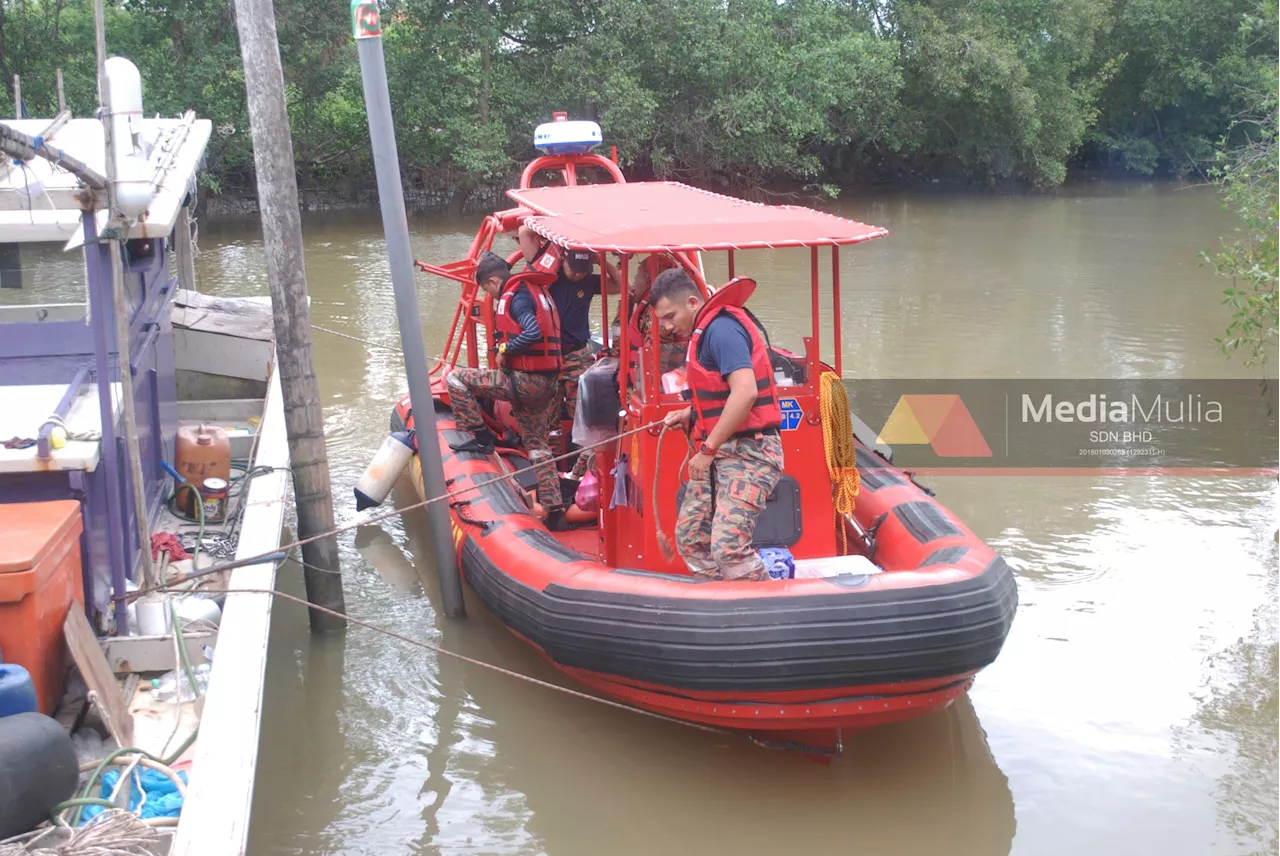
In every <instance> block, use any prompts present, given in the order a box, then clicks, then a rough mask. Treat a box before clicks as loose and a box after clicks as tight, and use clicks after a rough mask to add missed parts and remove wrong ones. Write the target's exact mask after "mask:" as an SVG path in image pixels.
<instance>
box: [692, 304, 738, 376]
mask: <svg viewBox="0 0 1280 856" xmlns="http://www.w3.org/2000/svg"><path fill="white" fill-rule="evenodd" d="M698 362H699V363H701V364H702V365H703V366H704V367H705V368H707V369H708V370H710V371H714V372H719V373H720V376H721V377H722V378H726V379H727V378H728V377H729V375H730V374H732V373H733V372H736V371H737V370H738V369H749V368H751V336H750V334H749V333H747V328H746V327H743V326H742V324H741V323H740V322H739V321H738V319H737V318H734V317H733V316H732V315H728V314H725V313H721V314H720V315H717V316H716V317H715V318H713V319H712V320H711V323H710V324H708V325H707V329H706V330H704V331H703V332H702V339H701V340H700V341H699V342H698Z"/></svg>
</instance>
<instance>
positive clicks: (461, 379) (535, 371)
mask: <svg viewBox="0 0 1280 856" xmlns="http://www.w3.org/2000/svg"><path fill="white" fill-rule="evenodd" d="M554 279H555V275H554V274H547V273H538V272H535V271H527V272H523V273H520V274H516V275H515V276H512V274H511V268H510V267H508V265H507V263H506V262H505V261H503V260H502V259H501V258H500V257H498V256H497V255H494V254H493V253H486V254H485V255H484V256H482V257H481V259H480V263H479V264H478V265H477V266H476V284H477V285H479V286H480V287H481V288H482V289H484V290H485V291H486V292H487V293H488V294H489V295H490V296H492V297H493V298H494V300H496V301H497V302H496V305H495V307H494V317H493V330H492V331H491V336H490V339H491V342H492V345H493V348H492V350H491V351H490V354H489V365H490V366H491V368H488V369H479V368H468V367H458V368H455V369H454V370H453V371H451V372H450V373H449V377H448V379H447V380H446V382H445V383H446V385H447V386H448V388H449V401H450V404H451V406H452V408H453V416H454V419H455V420H456V421H457V424H458V430H460V431H470V432H472V434H473V435H474V436H473V437H471V438H469V439H467V440H464V441H458V442H455V443H450V444H449V447H450V448H451V449H453V450H454V451H455V452H478V453H480V454H483V455H492V454H493V451H494V447H493V435H492V434H491V433H490V432H489V430H488V429H487V428H485V426H484V418H483V416H482V415H481V411H480V402H479V401H478V399H481V398H485V399H490V400H500V401H510V402H511V403H512V408H511V413H512V416H513V417H514V418H515V421H516V429H517V431H518V432H519V433H520V439H521V440H522V441H523V442H524V447H525V450H526V451H527V452H528V453H529V462H530V463H531V464H533V469H534V473H535V474H536V475H537V477H538V503H539V504H540V505H541V506H542V507H543V508H544V509H545V510H546V511H547V519H546V524H547V528H549V529H553V530H563V529H566V528H568V524H567V523H566V522H565V520H564V500H563V498H562V495H561V491H560V475H559V473H558V472H557V471H556V468H555V467H554V466H553V465H552V464H550V463H547V462H548V461H549V460H550V459H551V457H552V455H551V446H550V444H549V442H548V435H549V434H550V426H549V425H548V424H547V417H548V415H549V412H550V411H549V407H548V405H549V404H550V402H551V399H552V398H553V397H554V396H555V393H556V380H557V378H558V377H559V376H560V318H559V316H558V315H557V314H556V307H555V303H554V302H552V300H551V297H550V295H548V294H547V285H548V284H549V283H550V282H551V281H552V280H554Z"/></svg>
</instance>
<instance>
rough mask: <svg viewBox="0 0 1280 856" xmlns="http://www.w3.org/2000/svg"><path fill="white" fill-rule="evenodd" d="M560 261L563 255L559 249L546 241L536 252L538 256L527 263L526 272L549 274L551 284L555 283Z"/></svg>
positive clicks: (558, 273) (562, 259)
mask: <svg viewBox="0 0 1280 856" xmlns="http://www.w3.org/2000/svg"><path fill="white" fill-rule="evenodd" d="M562 261H564V254H563V253H562V252H561V250H560V248H559V247H558V246H556V245H555V244H553V243H551V242H550V241H548V242H547V243H545V244H543V245H542V247H541V248H540V249H539V250H538V254H537V255H536V256H534V257H533V261H531V262H529V265H528V271H529V272H533V273H539V274H549V275H550V276H551V282H555V281H556V277H558V276H559V275H560V263H561V262H562Z"/></svg>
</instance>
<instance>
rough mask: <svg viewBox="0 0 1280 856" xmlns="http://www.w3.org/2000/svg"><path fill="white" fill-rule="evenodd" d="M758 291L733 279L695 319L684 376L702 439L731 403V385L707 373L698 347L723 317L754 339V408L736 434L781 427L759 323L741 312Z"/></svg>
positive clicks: (747, 282) (750, 282)
mask: <svg viewBox="0 0 1280 856" xmlns="http://www.w3.org/2000/svg"><path fill="white" fill-rule="evenodd" d="M755 287H756V284H755V282H754V281H753V280H749V279H743V278H737V279H734V280H733V281H731V282H730V283H729V284H727V285H726V286H725V287H724V288H722V289H720V290H719V291H717V292H716V293H715V294H713V295H711V298H710V299H709V300H708V301H707V302H706V303H704V304H703V305H702V308H701V309H699V310H698V315H697V317H696V318H694V322H693V336H692V337H690V339H689V354H688V357H687V358H686V359H685V372H686V374H687V376H688V378H689V389H690V391H691V393H692V399H693V412H694V415H695V416H696V417H697V428H698V430H699V432H700V433H701V435H702V437H703V438H706V437H707V436H708V435H710V434H711V431H712V429H713V428H715V427H716V423H717V422H719V421H720V414H722V413H723V412H724V405H725V402H727V401H728V400H729V382H728V381H726V380H725V379H724V378H723V377H721V376H720V372H718V371H713V370H711V369H708V368H706V367H705V366H703V365H702V364H701V363H699V362H698V345H699V343H701V342H702V334H703V333H704V332H705V331H706V329H707V325H709V324H710V323H711V322H712V321H713V320H715V319H716V318H717V317H718V316H719V315H720V314H721V313H724V314H727V315H731V316H733V317H734V318H736V319H737V320H738V323H739V324H741V325H742V327H743V329H745V330H746V331H747V335H748V336H749V337H750V338H751V370H752V372H753V373H754V374H755V377H756V402H755V405H754V406H752V408H751V410H750V412H748V413H747V418H746V419H745V420H743V423H742V424H741V425H739V426H738V430H737V432H736V433H742V432H746V431H760V430H763V429H765V428H777V427H778V426H779V425H781V424H782V410H781V408H779V407H778V391H777V389H776V388H775V387H774V383H773V369H772V367H771V365H770V362H769V347H768V345H767V344H766V343H765V340H764V337H763V336H762V335H761V334H760V330H759V328H758V327H756V322H755V321H754V320H752V318H751V316H750V315H748V314H747V313H746V312H745V311H744V310H743V309H742V305H743V304H744V303H746V301H747V298H748V297H750V296H751V293H752V292H753V291H755Z"/></svg>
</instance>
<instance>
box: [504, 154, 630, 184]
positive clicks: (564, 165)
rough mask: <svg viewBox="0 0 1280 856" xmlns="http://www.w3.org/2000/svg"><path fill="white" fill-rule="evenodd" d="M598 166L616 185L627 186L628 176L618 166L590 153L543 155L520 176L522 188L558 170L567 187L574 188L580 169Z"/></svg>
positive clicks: (530, 163)
mask: <svg viewBox="0 0 1280 856" xmlns="http://www.w3.org/2000/svg"><path fill="white" fill-rule="evenodd" d="M583 166H598V167H600V168H601V169H603V170H604V171H605V172H607V173H608V174H609V176H610V177H611V178H612V179H613V181H614V183H615V184H626V183H627V179H626V176H624V175H623V174H622V170H620V169H618V165H617V164H616V163H614V162H613V161H611V160H609V159H608V158H606V157H603V156H601V155H598V154H595V153H594V152H589V153H587V154H581V155H543V156H542V157H540V158H535V159H534V160H532V161H530V162H529V165H528V166H526V167H525V168H524V172H522V173H521V174H520V186H521V187H522V188H528V187H533V184H532V182H533V177H534V176H535V175H537V174H538V173H539V172H541V171H542V170H544V169H558V170H560V172H561V174H563V175H564V178H565V185H566V186H567V187H574V186H576V185H577V183H578V167H583Z"/></svg>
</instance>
